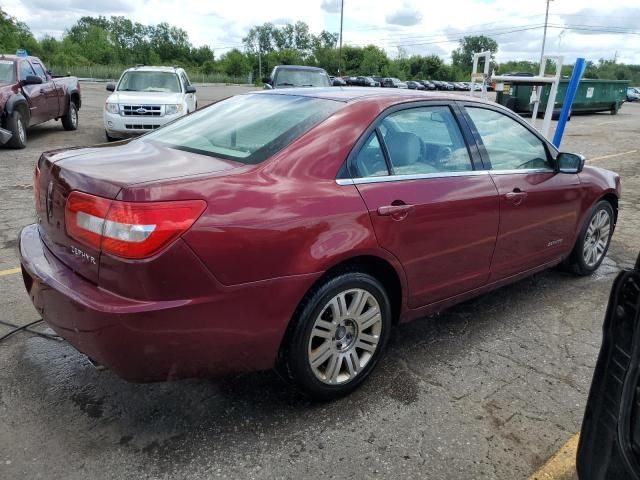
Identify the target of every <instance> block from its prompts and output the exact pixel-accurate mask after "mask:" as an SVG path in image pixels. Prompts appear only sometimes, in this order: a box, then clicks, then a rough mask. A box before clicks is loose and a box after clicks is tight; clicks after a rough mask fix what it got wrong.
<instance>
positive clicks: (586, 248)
mask: <svg viewBox="0 0 640 480" xmlns="http://www.w3.org/2000/svg"><path fill="white" fill-rule="evenodd" d="M613 220H614V213H613V207H611V204H610V203H609V202H607V201H605V200H601V201H600V202H598V203H597V204H596V205H595V207H594V208H593V211H592V212H591V215H590V217H589V219H588V220H587V222H586V223H585V225H584V226H583V227H582V230H581V231H580V235H579V236H578V240H577V241H576V244H575V246H574V247H573V251H572V252H571V256H570V257H569V266H570V268H571V270H572V271H573V272H574V273H576V274H578V275H589V274H591V273H593V272H595V271H596V270H597V269H598V267H599V266H600V264H601V263H602V260H604V257H605V256H606V255H607V251H608V250H609V244H610V242H611V235H612V233H613Z"/></svg>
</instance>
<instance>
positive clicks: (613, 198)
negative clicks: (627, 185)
mask: <svg viewBox="0 0 640 480" xmlns="http://www.w3.org/2000/svg"><path fill="white" fill-rule="evenodd" d="M601 200H604V201H606V202H609V203H610V204H611V208H613V224H614V227H615V225H616V224H617V223H618V201H619V199H618V196H617V195H616V194H615V193H613V192H607V193H605V194H604V195H602V196H601V197H600V198H599V199H598V200H597V201H596V202H595V203H598V202H599V201H601Z"/></svg>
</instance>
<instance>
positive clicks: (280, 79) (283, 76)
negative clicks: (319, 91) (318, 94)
mask: <svg viewBox="0 0 640 480" xmlns="http://www.w3.org/2000/svg"><path fill="white" fill-rule="evenodd" d="M275 81H276V84H275V85H274V87H330V86H331V85H329V79H328V78H327V74H326V73H324V72H323V71H320V70H302V69H286V68H281V69H279V70H278V73H277V74H276V78H275Z"/></svg>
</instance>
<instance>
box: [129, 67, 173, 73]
mask: <svg viewBox="0 0 640 480" xmlns="http://www.w3.org/2000/svg"><path fill="white" fill-rule="evenodd" d="M129 70H136V71H138V72H145V71H147V72H148V71H151V72H170V73H174V72H176V71H179V70H182V68H181V67H154V66H153V65H143V66H140V67H131V68H127V70H126V71H129Z"/></svg>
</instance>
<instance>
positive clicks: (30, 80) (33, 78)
mask: <svg viewBox="0 0 640 480" xmlns="http://www.w3.org/2000/svg"><path fill="white" fill-rule="evenodd" d="M41 83H42V79H41V78H40V77H38V76H37V75H27V78H25V79H24V80H23V81H22V85H40V84H41Z"/></svg>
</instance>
